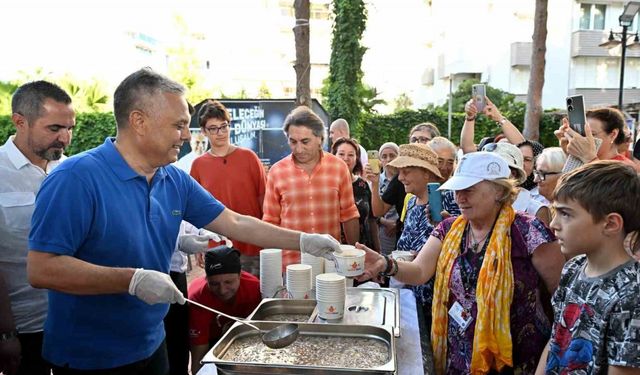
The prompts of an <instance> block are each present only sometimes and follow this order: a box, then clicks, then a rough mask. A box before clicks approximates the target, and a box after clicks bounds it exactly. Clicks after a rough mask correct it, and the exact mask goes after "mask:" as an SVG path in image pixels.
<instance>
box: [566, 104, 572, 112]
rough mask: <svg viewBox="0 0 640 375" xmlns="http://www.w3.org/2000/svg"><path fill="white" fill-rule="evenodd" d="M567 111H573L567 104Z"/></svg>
mask: <svg viewBox="0 0 640 375" xmlns="http://www.w3.org/2000/svg"><path fill="white" fill-rule="evenodd" d="M567 111H569V112H571V111H573V106H572V105H571V104H569V105H568V106H567Z"/></svg>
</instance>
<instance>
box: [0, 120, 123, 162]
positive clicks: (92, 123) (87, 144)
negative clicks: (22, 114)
mask: <svg viewBox="0 0 640 375" xmlns="http://www.w3.org/2000/svg"><path fill="white" fill-rule="evenodd" d="M15 131H16V129H15V127H14V126H13V123H12V122H11V117H10V116H0V141H1V142H2V144H4V142H5V141H6V140H7V138H9V136H10V135H11V134H13V133H15ZM115 134H116V120H115V118H114V117H113V114H111V113H79V114H78V115H77V116H76V127H75V129H73V139H72V141H71V145H70V146H69V147H68V148H67V149H66V150H65V152H64V153H65V155H67V156H71V155H74V154H77V153H79V152H82V151H85V150H88V149H90V148H93V147H96V146H99V145H101V144H102V143H103V142H104V139H105V138H106V137H109V136H115Z"/></svg>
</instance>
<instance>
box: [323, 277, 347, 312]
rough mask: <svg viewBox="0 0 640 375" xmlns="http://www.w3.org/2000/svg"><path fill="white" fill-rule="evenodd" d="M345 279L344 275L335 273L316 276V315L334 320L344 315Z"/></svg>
mask: <svg viewBox="0 0 640 375" xmlns="http://www.w3.org/2000/svg"><path fill="white" fill-rule="evenodd" d="M345 281H346V280H345V277H344V276H342V275H338V274H337V273H323V274H320V275H318V276H317V277H316V300H317V301H318V315H319V316H320V317H321V318H322V319H326V320H336V319H342V317H343V316H344V301H345V298H346V296H347V287H346V282H345Z"/></svg>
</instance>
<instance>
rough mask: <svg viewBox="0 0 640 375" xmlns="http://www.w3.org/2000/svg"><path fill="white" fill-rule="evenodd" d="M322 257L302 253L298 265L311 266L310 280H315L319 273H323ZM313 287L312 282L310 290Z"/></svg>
mask: <svg viewBox="0 0 640 375" xmlns="http://www.w3.org/2000/svg"><path fill="white" fill-rule="evenodd" d="M324 260H325V258H324V257H317V256H313V255H311V254H307V253H302V256H301V260H300V263H302V264H308V265H310V266H311V280H315V279H316V276H318V275H319V274H321V273H324ZM314 287H315V285H314V284H313V282H312V283H311V289H313V288H314Z"/></svg>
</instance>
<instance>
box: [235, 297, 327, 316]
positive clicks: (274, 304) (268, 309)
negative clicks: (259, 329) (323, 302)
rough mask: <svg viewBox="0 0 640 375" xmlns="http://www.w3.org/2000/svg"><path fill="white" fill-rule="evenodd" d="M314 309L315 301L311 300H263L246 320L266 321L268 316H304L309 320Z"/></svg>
mask: <svg viewBox="0 0 640 375" xmlns="http://www.w3.org/2000/svg"><path fill="white" fill-rule="evenodd" d="M315 308H316V300H313V299H283V298H265V299H263V300H262V301H260V304H259V305H258V306H257V307H256V308H255V310H253V312H252V313H251V315H249V316H248V317H247V319H248V320H267V321H268V320H269V319H267V318H269V316H273V315H278V314H296V315H297V314H306V315H307V316H309V319H310V318H311V316H312V315H313V312H314V310H315ZM309 319H307V322H308V321H309Z"/></svg>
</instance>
